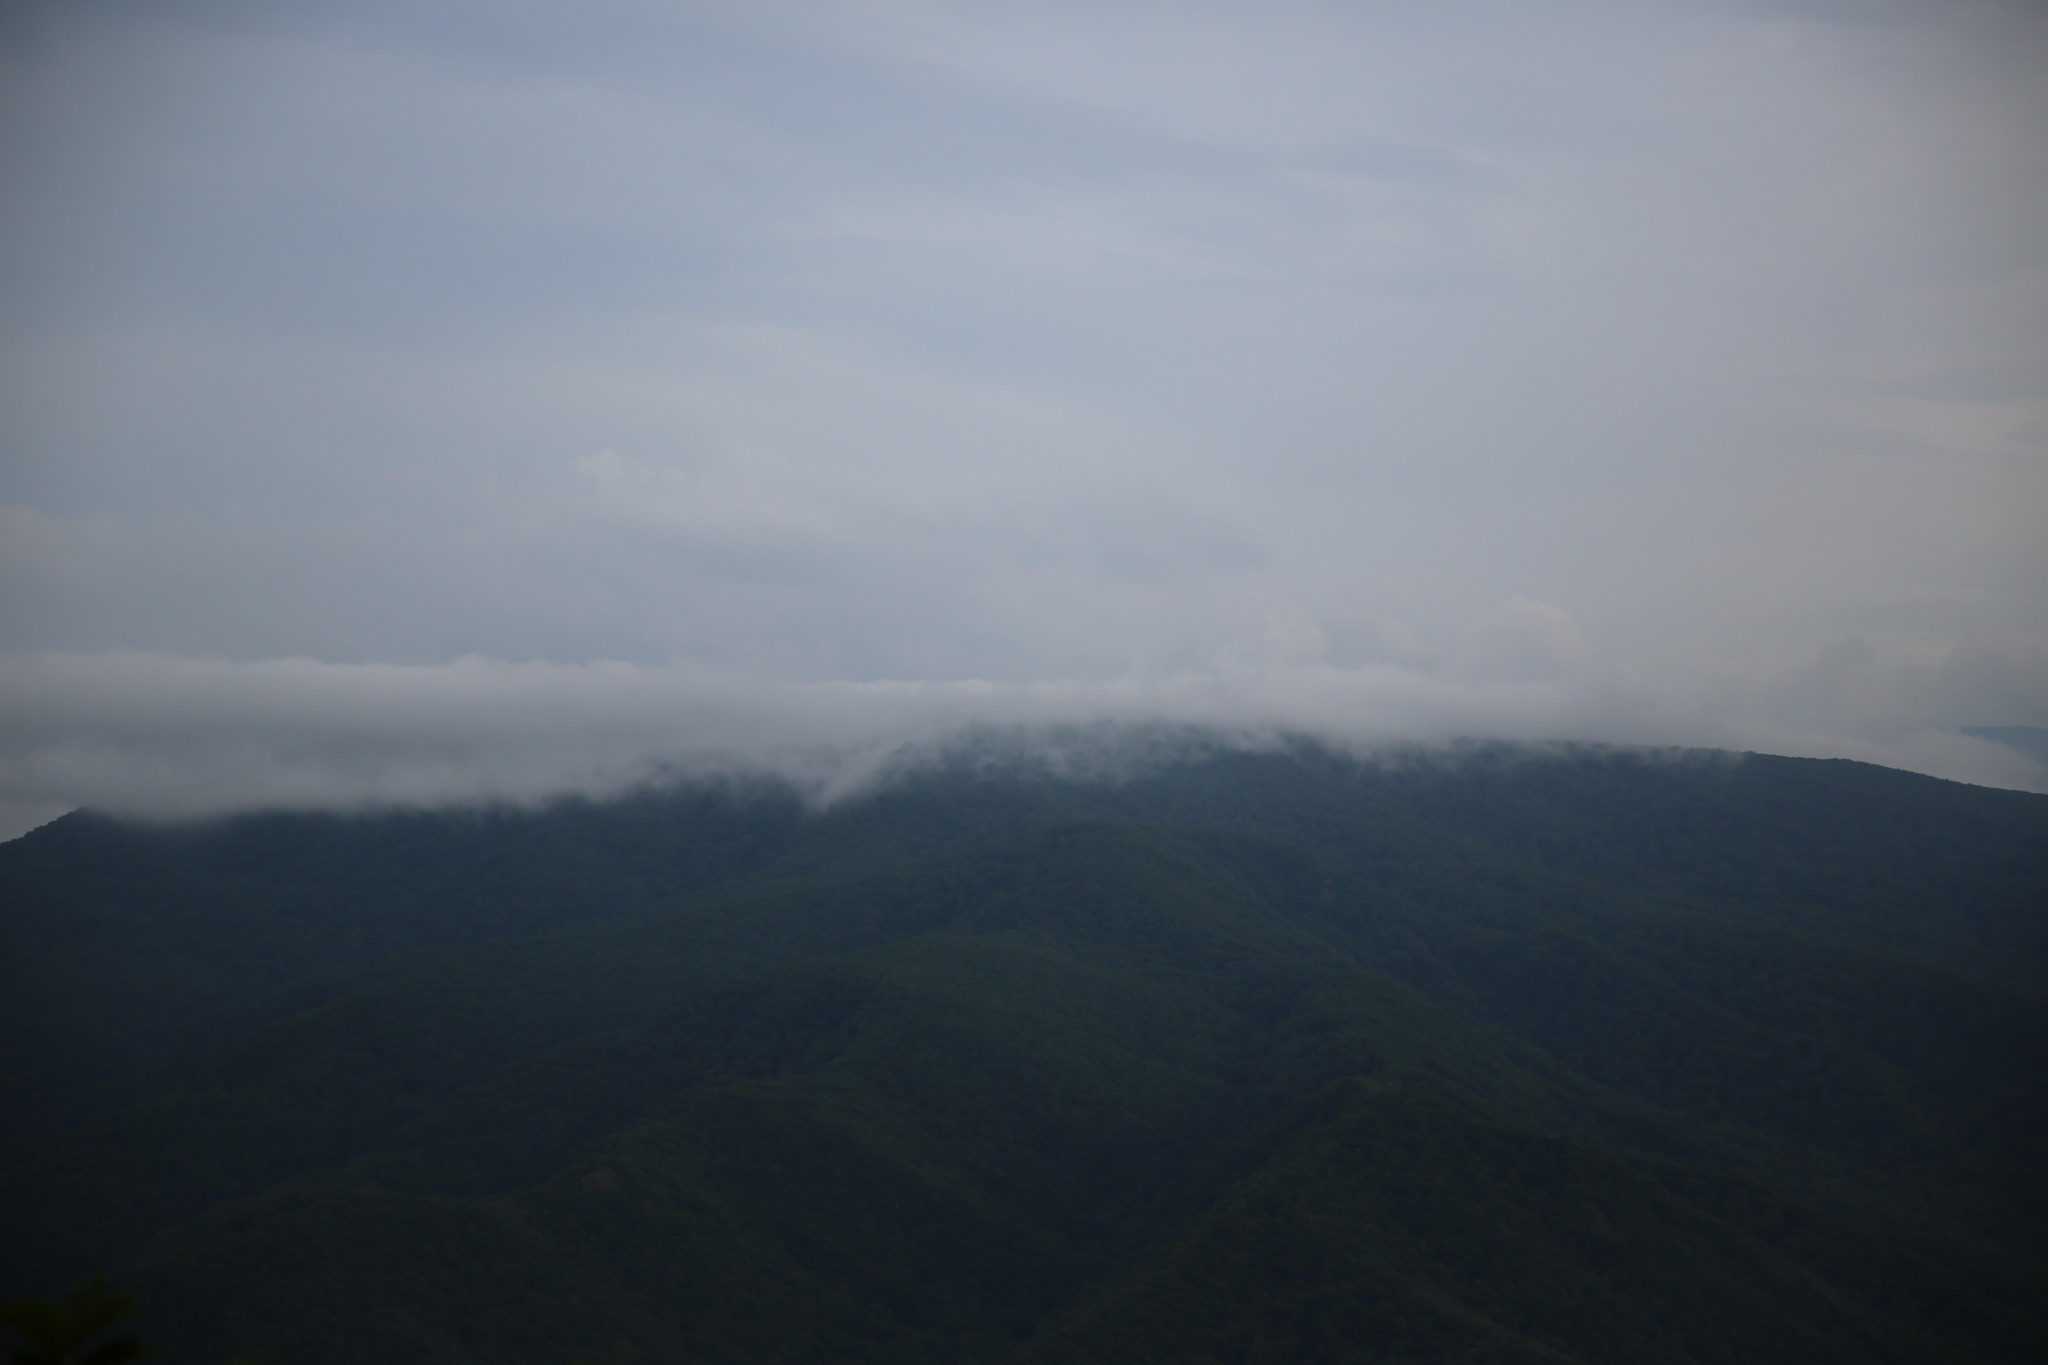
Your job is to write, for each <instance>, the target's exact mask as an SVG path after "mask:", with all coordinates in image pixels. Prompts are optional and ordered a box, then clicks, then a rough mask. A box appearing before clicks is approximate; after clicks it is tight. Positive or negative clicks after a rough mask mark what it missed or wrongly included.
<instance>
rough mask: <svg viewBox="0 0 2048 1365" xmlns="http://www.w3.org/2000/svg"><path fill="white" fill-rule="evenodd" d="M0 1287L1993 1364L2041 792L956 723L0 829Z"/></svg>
mask: <svg viewBox="0 0 2048 1365" xmlns="http://www.w3.org/2000/svg"><path fill="white" fill-rule="evenodd" d="M0 933H4V940H0V973H4V977H0V1002H4V1003H0V1009H4V1011H5V1015H4V1035H0V1049H4V1051H0V1066H4V1075H5V1081H6V1093H7V1097H8V1098H7V1101H6V1104H5V1106H4V1112H0V1122H4V1125H5V1134H4V1143H5V1146H4V1153H5V1157H6V1160H5V1175H4V1177H0V1181H4V1183H0V1209H4V1210H5V1214H4V1216H5V1218H6V1221H7V1235H6V1236H5V1237H4V1239H0V1293H6V1292H32V1293H39V1294H55V1293H59V1292H61V1291H64V1290H66V1289H68V1288H69V1287H71V1286H72V1285H75V1284H76V1283H78V1282H79V1281H80V1280H82V1279H83V1278H84V1277H86V1276H87V1275H90V1274H93V1273H105V1274H107V1275H109V1276H110V1277H111V1278H113V1279H114V1280H115V1281H116V1282H117V1283H119V1284H121V1285H123V1286H125V1287H127V1288H130V1289H132V1290H133V1291H135V1292H136V1294H137V1295H138V1296H139V1298H140V1301H141V1303H142V1305H143V1309H142V1314H141V1316H140V1318H139V1319H138V1328H139V1330H141V1331H142V1332H143V1334H144V1335H145V1336H147V1337H149V1338H151V1339H153V1340H155V1341H157V1342H159V1343H160V1344H161V1345H162V1347H163V1348H164V1354H163V1358H164V1359H166V1360H170V1361H191V1362H219V1361H224V1360H226V1359H227V1358H229V1357H230V1356H231V1355H233V1354H234V1353H235V1352H237V1351H240V1350H243V1349H246V1348H249V1347H253V1346H267V1347H271V1348H274V1349H275V1350H276V1351H277V1352H278V1354H279V1358H281V1359H284V1360H288V1361H295V1362H308V1363H309V1365H310V1363H312V1362H329V1361H332V1362H341V1361H351V1362H353V1361H370V1360H378V1361H385V1360H389V1361H399V1360H404V1361H421V1362H432V1361H449V1362H452V1361H494V1362H495V1361H503V1362H514V1363H519V1362H534V1363H535V1365H539V1363H541V1362H546V1363H547V1365H566V1362H568V1361H571V1360H574V1359H577V1358H579V1357H586V1356H592V1355H597V1354H600V1353H602V1352H604V1351H607V1350H609V1349H611V1348H612V1345H613V1344H614V1343H615V1342H618V1341H621V1340H624V1341H628V1342H631V1343H632V1344H633V1345H634V1346H635V1347H637V1350H638V1357H637V1358H638V1359H641V1360H644V1361H691V1362H713V1361H732V1362H738V1361H792V1362H794V1361H817V1362H825V1361H832V1362H848V1361H887V1362H955V1361H985V1362H1002V1361H1019V1362H1025V1361H1028V1362H1041V1361H1042V1362H1070V1361H1071V1362H1101V1365H1111V1362H1115V1363H1116V1365H1125V1363H1126V1362H1147V1361H1215V1362H1261V1363H1262V1365H1263V1363H1264V1362H1297V1361H1299V1362H1325V1361H1328V1362H1348V1361H1360V1362H1363V1361H1434V1360H1461V1361H1502V1362H1506V1361H1529V1362H1537V1361H1543V1362H1567V1361H1583V1362H1595V1361H1603V1362H1651V1361H1671V1362H1681V1361H1696V1362H1708V1361H1730V1362H1734V1361H1744V1362H1747V1361H1760V1360H1771V1361H1841V1362H1849V1361H1935V1360H1956V1361H1965V1360H2020V1359H2037V1358H2048V1310H2044V1308H2043V1306H2042V1303H2041V1295H2040V1292H2039V1290H2040V1286H2041V1284H2043V1283H2048V1237H2044V1228H2048V1219H2044V1216H2043V1215H2044V1214H2048V1178H2044V1171H2048V1161H2044V1157H2048V1152H2044V1150H2043V1149H2044V1141H2043V1137H2042V1134H2043V1132H2044V1129H2048V1094H2044V1086H2043V1080H2042V1078H2043V1076H2044V1075H2048V1070H2044V1064H2048V1008H2044V1001H2048V797H2042V796H2035V795H2027V794H2022V793H2014V792H2005V791H1994V790H1988V789H1983V788H1975V787H1968V786H1962V785H1958V784H1954V783H1946V782H1941V781H1936V780H1934V779H1930V778H1924V777H1919V776H1914V775H1911V774H1906V773H1901V772H1896V771H1891V770H1887V769H1880V768H1874V767H1869V766H1865V765H1860V764H1854V763H1846V762H1821V761H1810V760H1796V759H1781V758H1764V757H1755V756H1750V757H1735V756H1729V755H1715V754H1656V755H1647V754H1639V753H1630V752H1614V751H1599V750H1569V751H1553V752H1549V753H1542V754H1536V753H1527V752H1518V751H1512V750H1506V749H1490V748H1478V749H1472V750H1469V751H1465V752H1463V753H1461V754H1459V755H1457V756H1455V757H1454V758H1441V757H1439V758H1433V759H1426V760H1425V759H1421V758H1414V759H1409V760H1406V761H1402V762H1383V763H1377V764H1362V763H1360V762H1357V761H1355V760H1353V759H1350V758H1346V757H1343V756H1340V755H1337V754H1333V753H1330V752H1327V751H1324V750H1321V749H1318V748H1315V747H1313V746H1309V745H1300V746H1296V747H1293V748H1289V749H1286V750H1282V751H1273V752H1243V751H1235V750H1231V749H1228V748H1224V747H1220V746H1218V747H1209V748H1201V747H1199V746H1198V747H1196V748H1195V749H1193V750H1191V751H1190V752H1187V753H1185V754H1182V755H1181V756H1179V757H1177V758H1174V759H1172V760H1171V761H1168V760H1164V759H1160V760H1158V761H1153V762H1149V763H1145V764H1140V765H1137V766H1136V767H1135V768H1134V769H1132V770H1131V771H1128V772H1125V773H1123V774H1121V775H1119V776H1116V777H1114V778H1111V777H1100V776H1098V777H1095V778H1091V779H1087V780H1081V779H1075V778H1068V777H1062V776H1059V775H1058V774H1056V773H1054V772H1052V771H1049V770H1046V769H1044V768H1043V767H1037V766H1034V765H1032V764H1031V763H1029V762H1028V761H1023V760H1019V759H1016V758H1014V757H1012V758H1010V759H1007V760H1004V761H992V760H989V759H987V758H986V757H985V756H984V757H976V756H975V755H974V754H973V753H972V752H970V751H965V750H963V751H962V752H960V753H959V754H958V755H956V757H955V758H954V759H953V760H951V761H949V762H945V763H940V764H937V765H934V766H932V767H930V768H927V769H924V770H920V771H919V772H916V773H913V774H910V775H907V776H904V777H902V778H900V779H899V780H897V781H894V782H892V783H890V784H888V785H887V786H885V787H883V788H882V789H880V790H879V791H877V792H875V793H874V794H871V795H869V796H866V797H863V798H861V799H858V800H850V801H846V802H843V803H841V804H839V805H836V806H834V807H832V808H831V809H829V810H827V811H825V812H822V813H817V812H812V811H809V810H807V809H805V807H804V806H803V805H802V803H801V802H800V801H799V800H798V799H797V798H796V797H795V796H794V795H793V794H792V793H790V792H788V791H786V790H783V789H781V788H778V787H775V786H773V785H770V784H765V783H763V784H758V785H749V784H745V783H729V784H725V785H722V786H718V787H716V788H704V787H699V788H692V789H684V790H677V791H669V792H659V793H650V794H645V795H642V796H639V797H636V798H633V799H631V800H626V801H621V802H616V803H611V804H592V803H581V802H573V803H565V804H561V805H558V806H554V807H551V808H548V809H545V810H541V811H534V812H506V811H499V812H484V813H462V814H448V813H437V814H426V813H410V814H386V815H377V816H359V817H339V816H314V815H265V816H251V817H244V818H240V819H235V820H230V821H225V822H220V823H216V824H212V825H207V826H202V827H191V828H169V829H166V828H149V827H141V826H134V825H128V824H122V823H119V822H116V821H113V820H109V819H106V818H102V817H97V816H94V815H91V814H88V813H79V814H74V815H72V816H68V817H66V818H64V819H62V820H59V821H57V822H56V823H54V824H52V825H49V826H46V827H44V828H42V829H40V830H37V831H35V832H34V833H32V834H30V835H28V836H25V837H24V838H22V839H19V840H17V841H14V842H12V843H9V844H6V845H0Z"/></svg>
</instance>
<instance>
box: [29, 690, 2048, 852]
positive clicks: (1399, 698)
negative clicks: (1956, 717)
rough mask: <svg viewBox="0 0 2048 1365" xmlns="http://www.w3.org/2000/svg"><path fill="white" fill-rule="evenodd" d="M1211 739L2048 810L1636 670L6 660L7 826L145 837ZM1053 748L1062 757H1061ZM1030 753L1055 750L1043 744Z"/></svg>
mask: <svg viewBox="0 0 2048 1365" xmlns="http://www.w3.org/2000/svg"><path fill="white" fill-rule="evenodd" d="M1145 725H1165V726H1177V727H1197V728H1200V729H1203V730H1206V731H1209V732H1211V733H1213V734H1214V735H1216V736H1217V737H1218V738H1219V739H1220V740H1221V741H1222V742H1227V743H1237V744H1244V745H1264V744H1270V743H1273V742H1276V741H1277V740H1279V739H1280V738H1281V737H1282V736H1287V735H1304V736H1308V737H1312V738H1315V739H1319V740H1322V741H1324V742H1326V743H1330V744H1334V745H1338V746H1341V747H1345V748H1349V749H1352V750H1355V751H1360V752H1370V751H1374V750H1381V749H1389V748H1411V747H1413V746H1418V745H1420V746H1429V745H1438V744H1447V743H1451V742H1454V741H1457V740H1461V739H1490V740H1508V741H1521V742H1551V741H1598V742H1607V743H1619V744H1672V743H1678V744H1692V745H1703V746H1710V747H1724V748H1737V749H1743V748H1748V749H1761V750H1766V751H1771V752H1779V753H1792V754H1802V755H1809V756H1816V757H1845V758H1856V759H1862V760H1865V761H1869V762H1873V763H1882V764H1887V765H1889V766H1894V767H1902V768H1909V769H1913V770H1916V771H1920V772H1926V773H1931V774H1934V775H1936V776H1941V777H1948V778H1954V779H1957V780H1962V781H1968V782H1976V783H1982V784H1985V785H1992V786H2005V787H2017V788H2022V789H2029V790H2044V789H2048V769H2044V768H2043V766H2042V765H2041V764H2039V763H2037V762H2035V761H2034V760H2032V759H2030V758H2028V757H2027V756H2025V755H2024V754H2021V753H2019V752H2017V751H2015V750H2013V749H2010V748H2008V747H2006V746H2003V745H1999V744H1996V743H1992V742H1989V741H1986V740H1982V739H1975V738H1970V737H1967V736H1964V735H1961V734H1957V733H1943V732H1939V731H1935V730H1919V731H1910V732H1906V733H1900V734H1893V735H1890V736H1888V737H1884V738H1869V737H1859V736H1856V735H1833V734H1827V733H1822V732H1814V731H1810V730H1804V731H1802V730H1787V729H1780V728H1774V727H1772V726H1770V725H1768V724H1765V723H1762V722H1760V721H1759V720H1757V719H1756V718H1754V717H1749V718H1745V717H1744V716H1743V715H1742V714H1740V713H1739V710H1734V711H1731V710H1730V708H1728V707H1726V706H1725V705H1724V706H1723V707H1722V710H1721V713H1720V714H1708V713H1707V711H1706V709H1705V708H1703V707H1694V708H1691V709H1688V708H1686V707H1681V706H1675V705H1673V704H1672V703H1671V702H1670V701H1669V700H1668V699H1658V698H1656V697H1654V696H1653V695H1652V694H1651V693H1650V691H1649V690H1648V689H1646V688H1644V687H1643V686H1642V685H1640V684H1639V683H1637V682H1635V681H1634V680H1633V679H1632V678H1631V677H1630V676H1629V675H1627V674H1626V673H1625V672H1623V671H1620V670H1613V669H1599V668H1592V667H1589V668H1586V669H1583V670H1580V671H1578V672H1576V673H1567V674H1564V675H1556V674H1553V675H1552V676H1548V677H1523V676H1515V675H1513V674H1509V675H1508V676H1505V677H1503V676H1500V675H1498V674H1496V675H1493V676H1490V677H1486V678H1481V679H1462V680H1461V679H1451V678H1445V677H1440V676H1432V675H1430V674H1427V673H1424V672H1421V671H1416V670H1411V669H1405V668H1400V667H1395V666H1390V665H1365V666H1357V667H1339V666H1334V665H1330V664H1325V663H1308V664H1300V663H1295V664H1270V663H1269V664H1256V665H1254V664H1244V665H1218V666H1215V667H1211V668H1209V669H1206V670H1203V671H1199V672H1187V673H1180V674H1172V675H1162V676H1157V677H1150V678H1126V679H1119V680H1108V681H1068V682H1037V683H999V682H986V681H971V680H968V681H952V682H822V683H793V682H773V681H760V680H755V679H749V678H745V677H740V676H735V675H731V674H723V673H716V672H711V671H706V670H702V669H697V668H692V667H687V666H680V665H679V666H672V667H646V666H640V665H634V664H627V663H617V662H597V663H588V664H562V663H552V662H544V661H536V662H524V663H512V662H505V661H501V660H494V659H487V658H478V657H471V658H463V659H457V660H455V661H453V662H450V663H446V664H437V665H396V664H337V663H324V662H320V661H316V660H311V659H274V660H265V661H258V662H232V661H222V660H201V659H190V658H179V657H173V656H167V655H160V654H143V653H109V654H96V655H77V654H43V655H36V656H27V657H13V658H0V820H6V821H10V822H11V825H10V826H8V827H6V828H4V829H0V833H4V834H5V835H8V836H12V835H14V834H18V833H20V832H22V830H24V829H26V828H28V827H30V826H31V825H33V824H34V823H37V822H38V821H39V820H40V819H47V818H49V817H50V816H53V815H55V814H57V813H60V812H61V811H62V810H64V809H68V808H70V807H73V806H90V807H94V808H96V809H101V810H105V811H108V812H111V813H116V814H121V815H127V816H135V817H142V818H151V819H190V818H202V817H207V816H214V815H222V814H228V813H232V812H236V811H245V810H252V809H264V808H289V809H321V810H351V809H365V808H375V807H382V806H436V805H461V804H475V803H507V802H509V803H531V802H537V801H543V800H546V799H549V798H552V797H558V796H565V795H570V794H582V795H589V796H599V797H601V796H607V795H614V794H618V793H621V792H625V791H628V790H631V789H632V788H634V787H637V786H640V785H643V784H646V783H650V782H660V781H667V780H676V779H687V778H691V777H702V776H711V775H717V774H733V773H753V774H765V775H771V776H776V777H780V778H783V779H786V780H788V781H790V782H792V783H794V784H795V785H796V786H798V787H799V789H801V790H802V791H804V792H805V793H806V794H807V795H808V796H809V797H810V798H811V799H813V800H816V801H820V802H829V801H832V800H835V799H839V798H842V797H844V796H846V795H848V794H851V793H854V792H857V791H859V790H862V789H863V788H865V787H867V786H869V785H871V784H873V783H874V782H876V781H879V780H884V779H885V778H886V776H887V775H888V774H889V773H890V772H892V771H895V770H898V769H900V768H902V767H903V766H905V765H910V764H915V763H916V762H918V761H919V760H920V759H921V758H923V757H925V756H929V755H930V754H932V753H935V752H936V751H937V750H938V749H940V748H941V747H943V745H944V744H945V743H946V742H947V741H948V740H949V739H951V738H954V737H957V736H959V735H960V734H962V733H963V732H966V731H969V730H974V729H980V730H983V731H989V730H996V731H1000V732H1002V733H1005V734H1008V735H1010V736H1012V737H1013V738H1016V739H1017V742H1019V743H1023V744H1027V745H1028V744H1036V745H1038V746H1039V747H1040V749H1041V752H1053V751H1054V750H1055V749H1056V748H1057V746H1058V745H1059V744H1062V743H1063V744H1065V745H1066V746H1067V747H1068V752H1067V754H1066V760H1067V761H1071V760H1072V758H1073V746H1074V745H1075V744H1076V743H1077V742H1078V743H1082V744H1084V745H1085V744H1093V743H1095V741H1094V740H1086V741H1076V740H1075V739H1074V736H1075V735H1076V734H1086V733H1089V732H1093V733H1096V734H1108V733H1114V732H1115V731H1116V729H1117V727H1119V726H1124V727H1130V726H1145ZM1055 735H1064V736H1066V738H1065V739H1064V740H1056V739H1054V738H1053V737H1054V736H1055ZM1033 736H1036V737H1038V738H1037V739H1033V738H1031V737H1033Z"/></svg>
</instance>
